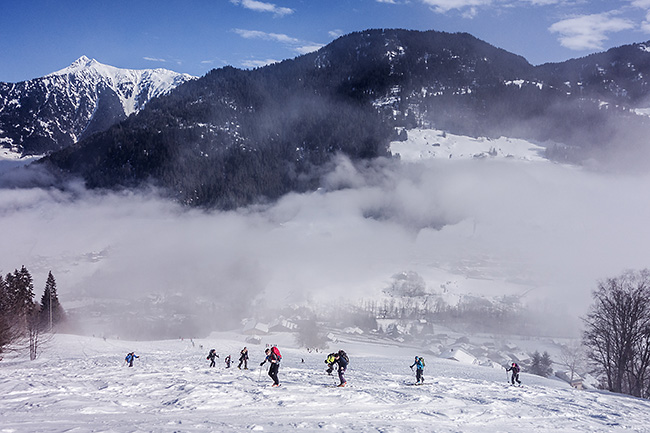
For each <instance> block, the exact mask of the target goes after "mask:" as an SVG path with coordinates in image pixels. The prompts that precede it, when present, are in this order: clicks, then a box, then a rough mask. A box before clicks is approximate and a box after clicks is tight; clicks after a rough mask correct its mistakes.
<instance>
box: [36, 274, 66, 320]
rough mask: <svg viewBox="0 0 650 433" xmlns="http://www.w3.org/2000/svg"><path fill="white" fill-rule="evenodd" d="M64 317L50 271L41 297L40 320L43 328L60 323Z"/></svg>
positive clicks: (54, 281)
mask: <svg viewBox="0 0 650 433" xmlns="http://www.w3.org/2000/svg"><path fill="white" fill-rule="evenodd" d="M64 319H65V311H64V310H63V307H61V303H60V302H59V297H58V295H57V293H56V280H55V279H54V276H53V275H52V271H50V272H49V274H48V275H47V281H46V282H45V290H44V291H43V296H42V297H41V310H40V322H41V324H42V326H43V327H44V329H52V327H53V326H55V325H57V324H59V323H61V322H62V321H63V320H64Z"/></svg>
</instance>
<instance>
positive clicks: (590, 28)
mask: <svg viewBox="0 0 650 433" xmlns="http://www.w3.org/2000/svg"><path fill="white" fill-rule="evenodd" d="M634 27H635V26H634V23H632V22H631V21H630V20H627V19H624V18H619V17H616V16H614V14H613V13H611V12H608V13H602V14H593V15H582V16H577V17H573V18H568V19H565V20H562V21H558V22H557V23H555V24H553V25H552V26H551V27H549V31H550V32H551V33H558V34H559V40H560V44H562V46H564V47H566V48H569V49H571V50H593V49H595V50H599V49H602V48H603V42H604V41H606V40H607V39H608V38H607V34H609V33H614V32H620V31H623V30H630V29H633V28H634Z"/></svg>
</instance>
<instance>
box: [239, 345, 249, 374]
mask: <svg viewBox="0 0 650 433" xmlns="http://www.w3.org/2000/svg"><path fill="white" fill-rule="evenodd" d="M242 365H243V366H244V370H248V349H247V348H245V347H244V348H243V349H242V350H241V352H239V365H238V366H237V368H238V369H240V370H241V366H242Z"/></svg>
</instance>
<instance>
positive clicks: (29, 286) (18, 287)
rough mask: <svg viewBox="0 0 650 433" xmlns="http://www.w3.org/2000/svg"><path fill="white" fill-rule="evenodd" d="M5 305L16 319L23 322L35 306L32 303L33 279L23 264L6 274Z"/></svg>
mask: <svg viewBox="0 0 650 433" xmlns="http://www.w3.org/2000/svg"><path fill="white" fill-rule="evenodd" d="M6 285H7V307H8V309H9V311H10V312H11V313H12V315H14V316H15V317H16V319H17V320H18V321H20V322H21V323H22V324H25V319H26V318H27V316H28V315H29V314H30V313H31V312H32V311H33V310H34V309H35V308H36V304H35V303H34V281H33V279H32V275H31V274H30V273H29V271H28V270H27V268H26V267H25V266H23V267H22V268H20V271H19V270H18V269H16V270H14V273H13V274H7V277H6Z"/></svg>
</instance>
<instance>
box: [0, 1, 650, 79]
mask: <svg viewBox="0 0 650 433" xmlns="http://www.w3.org/2000/svg"><path fill="white" fill-rule="evenodd" d="M0 9H1V10H2V12H1V13H0V81H5V82H17V81H22V80H27V79H31V78H35V77H40V76H43V75H45V74H48V73H50V72H54V71H56V70H59V69H62V68H64V67H66V66H67V65H69V64H70V63H72V62H73V61H74V60H76V59H77V58H78V57H80V56H82V55H86V56H88V57H91V58H95V59H97V60H98V61H99V62H101V63H106V64H109V65H113V66H117V67H122V68H131V69H145V68H167V69H171V70H174V71H178V72H186V73H189V74H192V75H197V76H200V75H203V74H205V73H206V72H208V71H209V70H210V69H213V68H219V67H222V66H225V65H232V66H235V67H239V68H250V67H255V66H261V65H264V64H266V63H269V62H273V61H278V60H283V59H288V58H293V57H296V56H298V55H300V54H303V53H306V52H309V51H311V50H315V49H317V48H318V47H320V46H322V45H326V44H327V43H329V42H331V41H332V40H333V39H335V38H336V37H338V36H339V35H343V34H346V33H350V32H353V31H358V30H365V29H368V28H405V29H414V30H440V31H447V32H468V33H471V34H472V35H474V36H476V37H478V38H479V39H482V40H484V41H486V42H488V43H490V44H492V45H495V46H497V47H500V48H504V49H506V50H508V51H511V52H513V53H516V54H519V55H522V56H524V57H525V58H526V59H527V60H528V61H529V62H531V63H533V64H540V63H545V62H554V61H563V60H567V59H570V58H574V57H581V56H584V55H587V54H590V53H593V52H597V51H603V50H606V49H608V48H611V47H615V46H619V45H623V44H628V43H633V42H644V41H647V40H650V0H608V1H605V0H578V1H571V0H327V1H324V0H177V1H168V0H157V1H153V0H152V1H140V0H129V1H125V0H113V1H111V2H107V1H99V0H91V1H86V2H78V1H74V2H73V1H69V0H59V1H54V0H2V7H1V8H0Z"/></svg>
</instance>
